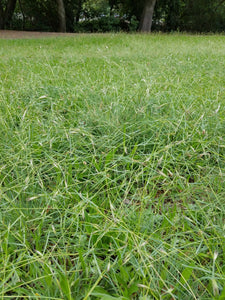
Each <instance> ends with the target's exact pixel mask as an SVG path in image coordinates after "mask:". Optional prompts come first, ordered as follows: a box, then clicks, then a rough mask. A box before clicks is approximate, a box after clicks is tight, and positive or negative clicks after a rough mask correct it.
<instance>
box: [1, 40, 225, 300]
mask: <svg viewBox="0 0 225 300" xmlns="http://www.w3.org/2000/svg"><path fill="white" fill-rule="evenodd" d="M224 70H225V38H224V37H223V36H185V35H169V36H167V35H122V34H118V35H78V36H75V37H74V38H52V39H42V40H1V41H0V198H1V202H0V229H1V230H0V232H1V233H0V234H1V235H0V299H69V300H71V299H76V300H79V299H100V300H113V299H118V300H119V299H120V300H122V299H123V300H125V299H140V300H150V299H168V300H170V299H185V300H186V299H219V300H222V299H225V263H224V261H225V234H224V232H225V223H224V220H225V219H224V216H225V206H224V204H225V184H224V175H225V172H224V171H225V159H224V154H225V139H224V138H225V76H224Z"/></svg>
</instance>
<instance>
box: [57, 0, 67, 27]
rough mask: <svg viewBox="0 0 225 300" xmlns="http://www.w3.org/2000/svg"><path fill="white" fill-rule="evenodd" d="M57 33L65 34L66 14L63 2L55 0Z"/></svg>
mask: <svg viewBox="0 0 225 300" xmlns="http://www.w3.org/2000/svg"><path fill="white" fill-rule="evenodd" d="M57 6H58V18H59V32H66V13H65V6H64V2H63V0H57Z"/></svg>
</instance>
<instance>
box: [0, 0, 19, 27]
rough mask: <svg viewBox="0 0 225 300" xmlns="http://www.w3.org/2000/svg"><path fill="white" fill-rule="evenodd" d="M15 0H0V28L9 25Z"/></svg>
mask: <svg viewBox="0 0 225 300" xmlns="http://www.w3.org/2000/svg"><path fill="white" fill-rule="evenodd" d="M16 1H17V0H8V1H4V0H0V29H5V28H6V27H7V26H9V25H10V22H11V20H12V16H13V13H14V11H15V8H16Z"/></svg>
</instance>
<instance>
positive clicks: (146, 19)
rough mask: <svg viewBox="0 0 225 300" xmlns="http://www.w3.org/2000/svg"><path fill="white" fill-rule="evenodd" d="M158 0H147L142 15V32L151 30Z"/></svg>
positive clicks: (140, 27) (140, 28)
mask: <svg viewBox="0 0 225 300" xmlns="http://www.w3.org/2000/svg"><path fill="white" fill-rule="evenodd" d="M155 3H156V0H146V1H145V5H144V9H143V12H142V16H141V21H140V26H139V30H140V31H142V32H151V28H152V17H153V13H154V8H155Z"/></svg>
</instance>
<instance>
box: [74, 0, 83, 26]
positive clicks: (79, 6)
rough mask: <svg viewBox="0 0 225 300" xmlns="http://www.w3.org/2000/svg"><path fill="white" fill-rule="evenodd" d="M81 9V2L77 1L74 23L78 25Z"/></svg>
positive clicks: (80, 0)
mask: <svg viewBox="0 0 225 300" xmlns="http://www.w3.org/2000/svg"><path fill="white" fill-rule="evenodd" d="M81 9H82V0H79V2H78V7H77V12H76V17H75V19H76V23H78V22H79V20H80V13H81Z"/></svg>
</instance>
